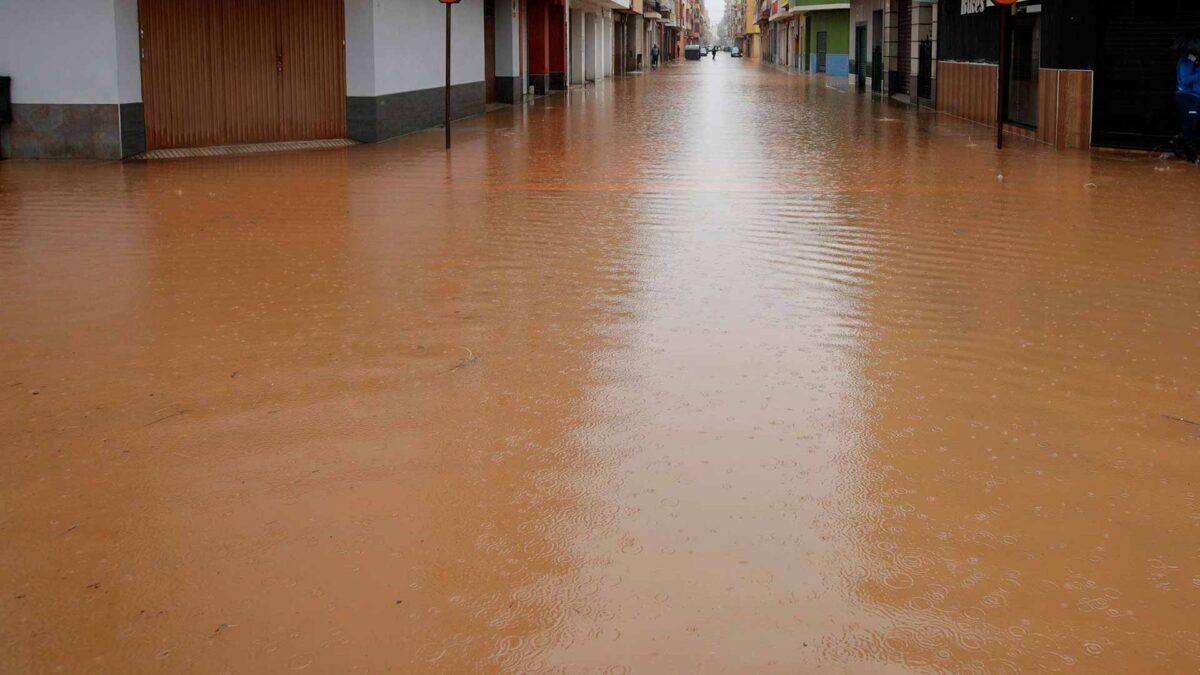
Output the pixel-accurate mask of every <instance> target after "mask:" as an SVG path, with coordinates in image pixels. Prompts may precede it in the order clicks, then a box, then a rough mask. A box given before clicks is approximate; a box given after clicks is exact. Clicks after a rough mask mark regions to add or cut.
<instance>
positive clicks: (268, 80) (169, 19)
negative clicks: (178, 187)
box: [138, 0, 346, 150]
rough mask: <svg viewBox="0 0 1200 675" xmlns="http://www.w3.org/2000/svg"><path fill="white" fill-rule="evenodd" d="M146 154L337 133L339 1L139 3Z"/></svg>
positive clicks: (342, 120) (341, 97) (341, 60)
mask: <svg viewBox="0 0 1200 675" xmlns="http://www.w3.org/2000/svg"><path fill="white" fill-rule="evenodd" d="M138 12H139V22H140V24H141V34H142V37H141V39H142V50H143V53H142V89H143V99H144V101H145V115H146V147H147V148H148V149H151V150H153V149H158V148H174V147H195V146H204V145H223V144H229V143H257V142H267V141H278V140H297V139H306V138H338V137H344V136H345V135H346V59H345V45H344V41H343V36H344V34H345V18H344V10H343V0H140V2H139V7H138Z"/></svg>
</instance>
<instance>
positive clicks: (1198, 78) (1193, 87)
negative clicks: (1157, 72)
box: [1175, 54, 1200, 96]
mask: <svg viewBox="0 0 1200 675" xmlns="http://www.w3.org/2000/svg"><path fill="white" fill-rule="evenodd" d="M1175 74H1176V77H1177V78H1178V84H1177V85H1176V88H1175V92H1176V93H1179V94H1191V95H1192V96H1200V58H1198V57H1195V56H1192V55H1191V54H1184V55H1183V57H1182V58H1180V59H1179V65H1178V66H1176V67H1175Z"/></svg>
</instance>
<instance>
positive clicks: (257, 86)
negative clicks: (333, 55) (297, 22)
mask: <svg viewBox="0 0 1200 675" xmlns="http://www.w3.org/2000/svg"><path fill="white" fill-rule="evenodd" d="M221 5H222V7H221V35H220V42H219V44H220V45H221V57H222V58H221V61H219V62H215V63H214V64H213V66H214V68H213V69H214V70H216V71H218V72H220V73H221V75H222V81H223V84H224V92H225V97H224V103H225V130H224V134H223V137H222V140H221V142H222V143H261V142H265V141H274V140H278V139H279V114H280V101H279V99H280V96H279V90H280V87H279V80H280V75H281V72H280V69H281V66H282V57H283V55H282V53H281V52H280V49H279V3H278V2H277V0H222V2H221Z"/></svg>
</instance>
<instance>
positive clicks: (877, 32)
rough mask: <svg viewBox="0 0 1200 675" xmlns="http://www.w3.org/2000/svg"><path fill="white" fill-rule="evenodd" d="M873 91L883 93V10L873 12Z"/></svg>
mask: <svg viewBox="0 0 1200 675" xmlns="http://www.w3.org/2000/svg"><path fill="white" fill-rule="evenodd" d="M871 91H874V92H879V93H882V92H883V10H882V9H877V10H875V11H874V12H871Z"/></svg>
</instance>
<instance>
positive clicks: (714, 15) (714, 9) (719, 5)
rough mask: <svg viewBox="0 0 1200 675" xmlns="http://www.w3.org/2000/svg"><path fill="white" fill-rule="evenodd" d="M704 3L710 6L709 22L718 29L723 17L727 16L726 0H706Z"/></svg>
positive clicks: (714, 28)
mask: <svg viewBox="0 0 1200 675" xmlns="http://www.w3.org/2000/svg"><path fill="white" fill-rule="evenodd" d="M704 5H705V7H707V8H708V22H709V23H710V24H712V27H713V30H716V29H717V24H719V23H721V17H723V16H725V0H704Z"/></svg>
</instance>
